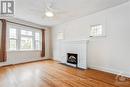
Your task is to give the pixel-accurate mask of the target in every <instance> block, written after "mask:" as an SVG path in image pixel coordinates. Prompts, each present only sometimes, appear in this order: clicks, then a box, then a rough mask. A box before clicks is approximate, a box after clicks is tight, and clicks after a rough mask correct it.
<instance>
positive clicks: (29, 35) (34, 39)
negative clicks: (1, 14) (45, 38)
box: [9, 28, 41, 51]
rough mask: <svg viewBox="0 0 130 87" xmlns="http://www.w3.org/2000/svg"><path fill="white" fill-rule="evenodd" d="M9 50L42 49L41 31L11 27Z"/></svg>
mask: <svg viewBox="0 0 130 87" xmlns="http://www.w3.org/2000/svg"><path fill="white" fill-rule="evenodd" d="M9 50H10V51H24V50H41V31H40V30H36V29H34V30H33V29H16V28H9Z"/></svg>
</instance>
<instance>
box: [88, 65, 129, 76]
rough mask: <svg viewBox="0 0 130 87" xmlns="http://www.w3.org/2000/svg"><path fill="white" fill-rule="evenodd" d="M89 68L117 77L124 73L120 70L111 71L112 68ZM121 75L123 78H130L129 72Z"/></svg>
mask: <svg viewBox="0 0 130 87" xmlns="http://www.w3.org/2000/svg"><path fill="white" fill-rule="evenodd" d="M89 68H91V69H96V70H100V71H104V72H109V73H112V74H116V75H119V74H120V72H122V71H119V70H116V69H110V68H106V67H100V66H89ZM121 74H122V75H123V76H126V77H130V73H129V72H126V71H125V72H123V73H121Z"/></svg>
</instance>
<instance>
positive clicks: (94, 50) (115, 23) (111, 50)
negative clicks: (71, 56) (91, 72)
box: [52, 2, 130, 76]
mask: <svg viewBox="0 0 130 87" xmlns="http://www.w3.org/2000/svg"><path fill="white" fill-rule="evenodd" d="M93 24H103V25H104V29H105V30H106V37H97V38H91V39H90V41H89V45H88V66H89V67H90V68H95V69H98V70H103V71H108V72H112V73H123V74H124V75H126V76H130V2H127V3H125V4H122V5H120V6H117V7H113V8H110V9H107V10H104V11H101V12H98V13H95V14H93V15H89V16H86V17H82V18H79V19H77V20H73V21H70V22H67V23H64V24H60V25H57V26H55V27H54V28H53V29H52V38H53V58H54V59H55V60H60V59H59V58H60V57H59V43H60V40H57V39H56V37H57V33H58V32H63V33H64V35H65V40H74V39H75V40H76V39H78V40H80V39H88V36H89V29H90V25H93Z"/></svg>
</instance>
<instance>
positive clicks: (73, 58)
mask: <svg viewBox="0 0 130 87" xmlns="http://www.w3.org/2000/svg"><path fill="white" fill-rule="evenodd" d="M67 63H70V64H75V65H76V67H77V64H78V54H75V53H67Z"/></svg>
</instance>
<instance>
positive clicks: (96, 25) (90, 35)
mask: <svg viewBox="0 0 130 87" xmlns="http://www.w3.org/2000/svg"><path fill="white" fill-rule="evenodd" d="M98 26H102V34H101V35H97V32H96V35H92V34H91V32H92V27H98ZM105 36H106V35H105V30H104V25H103V24H95V25H90V31H89V37H105Z"/></svg>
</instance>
